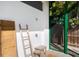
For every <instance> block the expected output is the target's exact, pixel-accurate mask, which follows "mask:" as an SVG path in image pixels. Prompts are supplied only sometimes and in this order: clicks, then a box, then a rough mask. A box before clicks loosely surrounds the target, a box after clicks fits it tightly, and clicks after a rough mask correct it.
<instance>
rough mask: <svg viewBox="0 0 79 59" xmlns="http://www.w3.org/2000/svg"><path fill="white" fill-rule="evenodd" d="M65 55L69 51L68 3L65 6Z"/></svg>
mask: <svg viewBox="0 0 79 59" xmlns="http://www.w3.org/2000/svg"><path fill="white" fill-rule="evenodd" d="M64 17H65V18H64V53H67V50H68V13H67V2H66V6H65V15H64Z"/></svg>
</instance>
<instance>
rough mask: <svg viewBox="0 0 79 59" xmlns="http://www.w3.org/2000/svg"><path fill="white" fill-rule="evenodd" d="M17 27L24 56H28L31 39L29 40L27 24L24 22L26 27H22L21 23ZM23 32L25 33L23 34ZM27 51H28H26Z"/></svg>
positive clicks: (30, 49)
mask: <svg viewBox="0 0 79 59" xmlns="http://www.w3.org/2000/svg"><path fill="white" fill-rule="evenodd" d="M19 29H20V33H21V38H22V43H23V50H24V56H25V57H30V56H32V46H31V41H30V36H29V31H28V25H27V24H26V28H22V26H21V24H19ZM23 33H25V34H24V35H23ZM27 43H28V44H27ZM29 51H30V53H28V52H29ZM27 53H28V54H27Z"/></svg>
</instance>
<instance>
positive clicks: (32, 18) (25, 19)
mask: <svg viewBox="0 0 79 59" xmlns="http://www.w3.org/2000/svg"><path fill="white" fill-rule="evenodd" d="M36 18H38V21H36ZM0 19H4V20H14V21H15V22H16V31H17V33H16V35H17V37H16V38H17V52H18V56H20V57H21V56H24V52H23V46H22V40H21V36H20V33H19V24H22V26H23V27H25V24H28V25H29V30H30V39H31V42H32V48H34V47H36V46H38V45H46V46H47V48H48V43H49V42H48V39H49V34H48V26H49V25H48V23H49V21H48V19H49V18H48V2H43V11H40V10H38V9H35V8H33V7H31V6H29V5H26V4H24V3H22V2H19V1H18V2H12V1H9V2H8V1H7V2H6V1H5V2H1V1H0ZM35 34H38V37H36V36H35Z"/></svg>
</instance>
